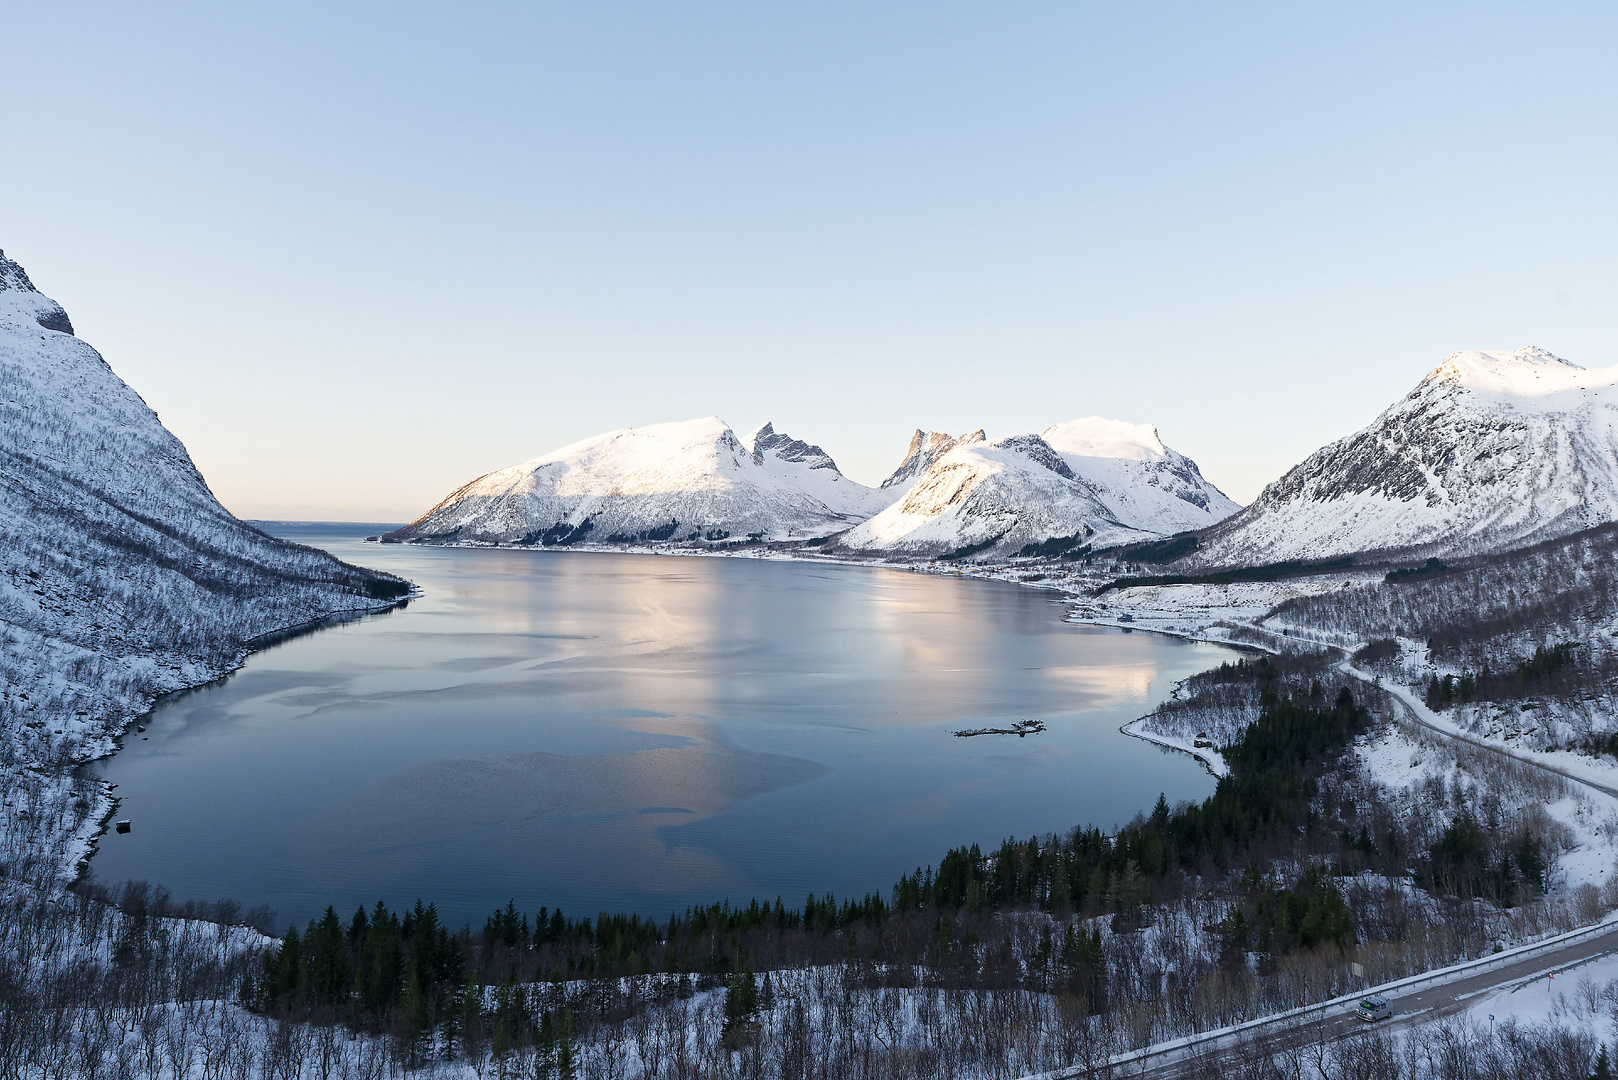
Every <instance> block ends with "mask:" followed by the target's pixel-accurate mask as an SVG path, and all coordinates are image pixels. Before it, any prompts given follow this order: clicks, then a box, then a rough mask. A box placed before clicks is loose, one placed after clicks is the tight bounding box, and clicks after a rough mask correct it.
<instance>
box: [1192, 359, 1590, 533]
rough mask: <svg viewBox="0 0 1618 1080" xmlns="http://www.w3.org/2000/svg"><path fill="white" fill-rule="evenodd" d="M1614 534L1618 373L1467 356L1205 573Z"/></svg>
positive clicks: (1288, 482)
mask: <svg viewBox="0 0 1618 1080" xmlns="http://www.w3.org/2000/svg"><path fill="white" fill-rule="evenodd" d="M1613 520H1618V368H1607V369H1586V368H1581V367H1578V366H1576V365H1574V364H1570V363H1568V362H1567V361H1566V360H1562V359H1559V358H1557V357H1555V356H1553V355H1551V354H1550V353H1548V352H1546V351H1544V350H1543V349H1536V348H1527V349H1522V350H1520V351H1518V352H1515V353H1509V352H1458V353H1454V354H1452V355H1451V356H1449V357H1448V358H1446V359H1445V360H1444V362H1443V363H1442V364H1440V365H1439V366H1438V367H1437V368H1435V369H1433V371H1432V372H1430V373H1429V374H1428V375H1427V377H1426V378H1424V379H1422V381H1421V383H1420V384H1419V385H1418V386H1417V387H1416V388H1415V389H1414V390H1412V391H1411V392H1410V393H1409V394H1408V395H1406V396H1405V397H1404V398H1403V399H1401V400H1400V401H1398V402H1396V403H1394V404H1393V405H1392V406H1390V407H1389V408H1388V409H1387V410H1386V411H1384V412H1383V413H1382V415H1381V416H1379V417H1377V419H1376V421H1375V422H1374V423H1373V424H1371V426H1370V427H1367V428H1366V429H1365V430H1363V431H1360V432H1358V433H1356V434H1354V435H1350V436H1349V437H1348V438H1346V439H1341V440H1339V441H1337V442H1335V443H1332V444H1331V445H1330V446H1327V447H1325V448H1324V449H1322V450H1319V451H1317V452H1316V453H1315V454H1313V455H1311V456H1310V457H1309V458H1308V459H1307V460H1306V461H1304V462H1303V463H1302V464H1300V465H1298V466H1297V467H1296V468H1294V469H1292V470H1291V471H1289V472H1288V473H1287V474H1286V475H1285V476H1283V477H1281V479H1279V480H1277V481H1276V482H1275V483H1273V484H1271V485H1270V486H1269V487H1268V488H1266V489H1265V490H1264V492H1263V494H1262V495H1260V496H1259V498H1258V499H1257V500H1256V501H1255V502H1254V503H1253V504H1252V505H1251V506H1249V507H1248V508H1247V509H1246V510H1244V511H1242V512H1241V513H1240V514H1237V515H1236V516H1235V517H1232V518H1231V519H1230V520H1229V521H1227V522H1225V523H1224V524H1222V525H1220V526H1219V527H1217V528H1215V529H1214V530H1213V531H1212V532H1211V533H1209V534H1208V535H1207V536H1206V537H1205V538H1204V541H1203V545H1202V550H1201V551H1200V552H1199V553H1198V555H1197V557H1196V561H1198V562H1199V563H1203V564H1207V565H1212V564H1230V563H1250V564H1251V563H1266V562H1277V561H1281V560H1286V559H1298V558H1310V559H1313V558H1327V557H1331V556H1336V555H1345V554H1350V553H1357V552H1373V551H1385V552H1390V551H1404V552H1409V553H1420V554H1422V555H1454V554H1463V553H1470V552H1483V551H1491V550H1499V549H1502V548H1509V547H1515V546H1520V545H1522V544H1525V543H1531V542H1535V541H1538V540H1543V539H1548V538H1551V537H1556V536H1563V535H1566V534H1568V533H1572V532H1576V531H1578V530H1580V529H1584V528H1588V527H1590V526H1592V525H1597V524H1600V523H1602V522H1607V521H1613Z"/></svg>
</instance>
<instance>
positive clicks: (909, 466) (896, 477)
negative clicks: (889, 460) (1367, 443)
mask: <svg viewBox="0 0 1618 1080" xmlns="http://www.w3.org/2000/svg"><path fill="white" fill-rule="evenodd" d="M987 438H988V436H987V435H985V434H984V433H983V429H982V428H978V429H977V430H976V431H969V432H967V433H966V434H965V435H962V436H961V437H960V438H959V439H956V438H952V437H951V436H949V435H946V434H944V433H943V432H942V431H923V430H921V429H920V428H917V429H916V433H915V434H914V435H912V436H911V437H910V449H909V450H907V451H905V459H904V460H903V461H901V462H899V467H898V468H897V469H894V470H893V475H892V476H890V477H888V478H887V479H886V480H884V481H882V488H883V490H888V489H889V488H897V489H899V490H900V491H903V490H904V489H905V488H907V487H909V486H910V485H911V484H913V483H915V482H916V477H918V476H920V475H921V474H922V473H924V472H926V471H927V469H928V468H929V467H930V466H931V465H932V463H933V462H935V461H937V460H938V459H939V458H941V457H943V456H944V455H945V454H947V453H949V451H950V448H951V447H954V446H959V445H960V444H962V443H974V442H982V441H983V440H985V439H987Z"/></svg>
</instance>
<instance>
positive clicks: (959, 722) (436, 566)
mask: <svg viewBox="0 0 1618 1080" xmlns="http://www.w3.org/2000/svg"><path fill="white" fill-rule="evenodd" d="M272 531H277V532H279V533H281V534H282V535H287V536H289V537H291V538H294V539H297V540H299V541H301V542H304V543H314V544H318V545H320V546H323V547H327V548H329V549H330V550H332V551H334V552H336V553H337V554H338V555H339V556H341V557H343V558H346V559H349V560H351V561H354V562H359V563H363V564H366V565H370V566H375V567H379V568H382V569H387V570H392V571H394V572H396V573H400V574H403V575H404V576H406V577H408V578H410V579H412V580H413V581H416V582H417V583H418V584H420V585H422V586H423V587H424V589H425V590H426V595H425V597H424V598H422V599H420V600H417V601H414V602H412V603H411V604H410V605H409V607H408V608H406V609H404V610H402V611H396V612H393V613H389V614H387V615H383V616H378V617H374V618H368V619H363V620H360V621H357V622H351V623H346V624H342V625H338V626H335V627H332V628H329V629H325V630H321V631H319V632H316V633H314V634H310V635H307V636H304V637H299V638H294V639H292V640H288V641H285V642H282V643H280V644H278V645H275V646H274V647H272V648H269V649H267V650H265V651H264V652H261V653H259V654H256V655H255V656H254V657H252V659H251V660H250V661H249V662H248V664H247V665H246V666H245V667H244V668H243V669H242V670H241V671H239V672H238V673H236V674H235V675H233V676H232V677H230V678H229V679H227V680H225V681H223V682H221V683H218V684H215V685H213V686H209V687H204V688H202V689H199V690H196V691H192V692H190V693H187V694H183V695H179V696H177V697H175V698H172V699H170V700H168V701H166V702H164V703H163V704H162V705H161V706H160V707H159V708H158V709H157V711H156V712H155V713H154V714H153V715H152V717H151V719H150V720H149V722H148V724H147V727H148V731H147V741H137V742H132V743H131V744H130V745H129V746H128V747H127V748H126V749H125V750H123V751H122V752H120V753H119V754H118V755H117V757H115V758H114V759H112V760H111V761H109V762H106V763H103V765H102V766H101V769H102V771H103V772H104V773H105V775H106V776H107V778H108V779H109V780H111V781H112V782H114V783H117V784H119V785H120V787H119V790H118V794H119V795H120V796H123V797H124V799H125V802H124V805H123V807H122V808H121V809H120V812H119V816H120V817H128V818H130V819H131V820H132V821H133V822H134V829H133V831H132V832H130V833H129V834H126V835H116V834H113V835H109V836H107V837H106V838H105V839H104V840H103V841H102V845H101V852H100V854H98V855H97V856H96V858H95V860H94V863H93V871H94V873H95V874H96V875H97V876H98V877H99V878H100V879H102V880H104V881H119V880H123V879H125V878H144V879H147V880H150V881H153V882H161V883H163V884H165V885H167V886H168V887H169V888H170V889H171V890H172V891H173V893H174V895H175V896H176V897H179V898H182V899H183V898H213V897H218V896H232V897H235V898H237V899H239V900H241V901H243V902H244V903H247V904H260V903H268V904H270V905H272V906H273V907H275V908H276V909H277V910H278V911H279V912H280V913H281V916H282V917H283V918H288V919H296V920H300V921H301V920H304V919H307V918H309V917H310V915H312V914H314V913H316V912H318V911H319V910H322V909H324V908H325V906H326V905H327V904H328V903H334V904H336V905H337V906H338V908H339V910H340V911H344V912H346V911H349V910H352V909H353V908H354V907H355V906H357V905H358V904H360V903H365V902H371V901H374V900H376V899H377V898H379V897H380V898H383V899H386V900H388V901H389V902H390V903H398V902H410V901H413V900H414V899H415V898H416V897H418V896H420V897H425V898H427V899H433V900H436V901H437V902H438V904H439V905H440V907H441V908H442V909H444V910H445V911H446V913H447V914H448V915H449V916H450V917H451V918H452V919H453V920H455V921H457V922H459V921H462V920H468V919H479V918H481V917H482V916H483V915H484V914H486V913H487V912H488V910H490V909H492V908H493V907H495V906H497V905H500V904H504V903H505V901H506V900H507V899H508V898H515V899H516V900H517V902H518V904H519V905H521V906H522V907H524V908H527V909H532V908H537V907H538V906H539V905H541V904H547V905H550V906H553V907H555V906H558V905H560V906H561V907H563V908H564V909H566V910H569V911H571V912H574V913H581V914H582V913H585V912H594V911H596V910H600V909H604V908H607V909H614V910H620V909H621V910H635V911H640V912H643V913H647V914H656V915H666V914H667V913H668V911H669V910H670V909H671V908H673V907H676V906H681V907H683V906H684V905H685V904H687V903H692V902H707V901H712V900H717V899H722V898H726V897H728V898H730V899H732V900H741V901H743V902H745V901H746V900H747V899H748V898H750V897H753V896H758V897H761V898H768V899H773V898H774V897H776V896H777V895H780V896H784V897H786V898H787V899H788V900H789V901H790V902H792V903H798V902H801V899H802V897H803V896H804V895H805V894H806V893H807V892H809V891H810V890H811V889H813V890H815V891H817V892H821V891H825V890H827V889H831V890H834V891H836V892H838V893H839V894H850V893H863V892H865V891H869V890H884V891H885V890H886V889H887V887H888V886H890V885H891V884H892V883H893V881H894V880H895V879H896V878H897V877H898V875H899V874H900V873H902V872H905V871H908V870H910V869H913V868H914V867H915V866H917V865H919V864H923V863H929V862H936V860H937V859H938V858H939V857H940V856H941V855H942V854H943V853H944V851H945V850H947V849H948V848H949V847H951V846H954V845H956V844H960V843H968V842H977V843H980V844H985V845H990V844H995V843H998V841H999V840H1000V839H1002V838H1003V837H1004V836H1006V835H1010V834H1015V835H1018V836H1027V835H1030V834H1034V833H1044V832H1048V831H1051V830H1057V829H1066V828H1068V827H1070V826H1072V825H1075V824H1079V823H1083V822H1095V823H1097V824H1100V825H1103V826H1112V825H1114V824H1117V823H1120V822H1122V821H1125V820H1127V819H1129V818H1130V817H1133V816H1134V814H1135V813H1136V812H1138V811H1139V810H1141V809H1142V808H1144V807H1147V806H1149V805H1150V804H1151V803H1152V801H1153V800H1155V799H1156V797H1157V794H1158V792H1159V791H1164V792H1167V794H1168V796H1169V798H1170V800H1171V801H1174V800H1177V799H1181V798H1199V797H1201V796H1203V795H1205V794H1206V793H1207V792H1208V791H1210V790H1211V788H1212V781H1211V780H1210V779H1209V778H1208V777H1207V776H1206V774H1205V773H1203V772H1202V770H1201V769H1200V767H1198V766H1197V765H1196V764H1195V763H1194V762H1192V761H1190V760H1189V759H1187V758H1184V757H1181V756H1172V755H1165V754H1163V753H1162V752H1160V751H1158V750H1156V749H1155V748H1153V747H1150V746H1147V745H1146V744H1144V743H1140V742H1138V741H1136V740H1133V739H1129V738H1126V737H1125V736H1122V735H1120V734H1119V733H1118V731H1117V728H1118V726H1119V724H1121V723H1123V722H1125V721H1127V720H1129V719H1132V718H1134V717H1135V716H1138V715H1140V714H1141V713H1142V712H1144V711H1146V710H1147V709H1148V708H1149V707H1150V705H1151V703H1152V702H1154V701H1155V700H1157V699H1158V698H1160V697H1161V696H1162V695H1164V694H1165V693H1167V691H1168V689H1169V687H1170V686H1171V685H1172V684H1173V682H1174V681H1175V680H1177V679H1179V678H1183V677H1184V676H1185V675H1186V674H1188V673H1190V672H1192V671H1196V670H1200V669H1202V668H1205V667H1208V666H1210V665H1212V664H1215V663H1217V662H1218V661H1219V659H1220V658H1221V650H1219V649H1217V648H1216V647H1213V646H1206V645H1192V644H1187V643H1184V642H1178V641H1174V640H1171V639H1166V638H1161V637H1157V636H1154V635H1150V634H1134V635H1123V634H1119V633H1117V632H1115V631H1109V630H1100V629H1092V628H1083V627H1074V626H1068V625H1065V624H1063V623H1062V622H1061V621H1060V616H1061V608H1060V607H1059V606H1058V605H1056V604H1054V603H1052V602H1051V598H1050V597H1049V596H1048V595H1046V594H1042V593H1039V592H1035V591H1032V590H1026V589H1019V588H1016V587H1014V586H1005V585H998V584H991V583H984V582H974V581H963V580H957V579H945V578H938V577H930V576H925V575H920V574H909V573H903V572H897V571H886V570H871V569H866V568H857V567H843V566H822V565H814V564H795V563H772V562H762V561H756V560H747V559H698V558H689V559H686V558H668V557H656V556H642V555H616V554H591V553H584V552H555V551H539V552H528V551H521V552H514V551H446V550H436V549H421V548H410V547H404V546H396V545H386V546H382V545H376V544H362V543H360V541H359V538H360V537H361V536H363V535H365V534H366V533H367V532H375V531H376V530H375V529H374V528H372V529H353V528H344V527H342V526H320V527H315V526H286V527H282V528H280V529H275V530H272ZM1025 717H1038V718H1040V719H1043V720H1044V721H1045V722H1046V724H1047V726H1048V730H1047V731H1046V732H1045V733H1044V734H1041V735H1038V736H1033V737H1030V738H1026V739H1016V738H995V737H984V738H975V739H957V738H953V737H951V736H950V735H949V731H950V730H951V729H953V728H959V727H988V726H997V725H1003V724H1004V723H1006V722H1009V721H1011V720H1016V719H1021V718H1025Z"/></svg>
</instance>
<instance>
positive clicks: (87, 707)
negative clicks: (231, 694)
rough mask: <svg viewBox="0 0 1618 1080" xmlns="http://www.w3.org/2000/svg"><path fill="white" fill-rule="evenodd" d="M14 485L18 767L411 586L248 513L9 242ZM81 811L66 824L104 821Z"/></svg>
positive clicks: (4, 383)
mask: <svg viewBox="0 0 1618 1080" xmlns="http://www.w3.org/2000/svg"><path fill="white" fill-rule="evenodd" d="M0 481H3V482H0V636H3V639H4V648H3V649H0V777H15V776H18V775H21V772H22V770H23V769H24V768H26V767H39V766H46V767H47V772H51V771H52V770H58V769H60V768H65V765H64V763H69V764H70V763H71V762H74V761H78V760H83V759H84V758H85V757H88V756H93V755H94V754H97V753H105V752H106V751H107V750H108V749H109V748H110V746H111V739H112V737H113V736H114V735H115V734H116V732H117V730H118V729H119V727H120V726H121V725H122V723H123V722H124V721H126V720H128V719H130V718H131V717H132V716H134V715H135V714H136V713H138V712H140V711H144V710H145V709H146V708H147V707H148V706H149V705H150V702H151V699H152V698H153V696H155V695H156V694H159V693H163V692H166V691H169V690H176V689H179V688H181V687H184V686H190V685H194V684H196V683H199V682H204V681H206V680H208V679H211V678H215V677H217V676H218V675H220V674H223V673H224V672H225V671H227V670H229V669H230V668H231V667H232V666H234V664H235V663H236V661H237V660H238V659H239V658H240V656H241V654H242V652H243V650H244V648H245V644H246V642H247V641H248V640H249V639H250V638H252V637H254V636H256V635H260V634H264V633H267V632H269V631H273V630H278V629H282V628H286V627H290V626H296V625H299V624H301V623H305V622H308V621H310V620H313V619H317V618H319V617H320V616H322V615H326V614H329V613H332V612H336V611H344V610H354V609H364V608H374V607H377V606H380V605H381V604H382V603H383V602H384V601H386V600H387V599H389V598H391V597H394V596H396V595H398V594H400V593H402V592H403V591H404V590H405V588H406V586H405V584H404V583H403V582H401V581H399V580H397V579H396V578H392V577H390V576H389V575H385V574H376V573H372V572H370V571H364V570H360V569H357V568H355V567H352V566H348V565H346V564H344V563H341V562H338V561H337V560H336V559H333V558H332V557H331V556H329V555H327V554H325V553H324V552H319V551H315V550H313V549H310V548H305V547H301V546H298V545H295V544H287V543H284V542H282V541H280V540H275V539H273V538H271V537H269V536H266V535H264V534H263V533H261V532H259V531H258V530H257V529H254V528H253V527H251V526H249V525H247V524H245V523H243V522H241V521H238V520H237V519H236V518H234V517H232V516H231V515H230V514H229V513H228V512H227V511H226V510H225V509H224V507H222V506H220V505H219V503H218V501H217V500H215V499H214V496H213V493H212V492H211V491H209V490H208V485H207V484H206V483H205V482H204V481H203V479H202V477H201V475H200V474H198V472H197V470H196V468H195V466H193V465H192V463H191V458H190V456H189V455H188V454H187V453H186V450H185V447H184V446H182V445H181V444H180V441H179V440H178V439H176V438H175V437H174V436H173V435H172V434H170V433H169V432H168V430H167V429H165V428H164V427H163V425H162V424H161V423H160V422H159V421H158V419H157V414H156V413H154V412H152V410H151V409H149V408H147V406H146V403H145V402H144V401H142V400H141V399H140V397H139V395H137V394H136V393H135V392H134V391H133V390H131V389H130V388H129V387H128V386H127V385H126V384H125V383H124V382H123V380H121V379H119V378H118V376H117V375H115V374H113V372H112V369H111V368H109V367H108V366H107V364H106V362H105V361H104V360H102V358H101V356H100V354H98V353H97V352H96V351H95V350H94V349H92V348H91V347H90V346H89V345H87V344H85V343H84V342H83V341H80V340H79V339H78V338H77V337H75V336H74V335H73V326H72V323H71V322H70V321H69V320H68V317H67V313H66V312H65V311H63V310H62V307H61V305H59V304H57V303H56V302H55V301H54V300H51V299H50V298H48V297H46V296H44V295H42V294H41V293H40V292H38V291H37V290H36V289H35V288H34V286H33V283H32V282H31V281H29V279H28V275H27V274H26V273H24V272H23V269H22V267H20V266H18V265H17V264H16V263H15V262H12V261H11V260H9V259H7V258H6V257H5V255H4V254H3V253H0ZM42 775H43V774H42ZM52 775H54V773H52ZM62 782H63V783H67V782H68V781H67V780H65V779H64V780H63V781H62ZM6 801H7V804H8V805H12V792H11V791H10V789H9V788H7V789H6ZM90 805H91V804H90V802H88V801H86V802H85V803H84V804H83V806H82V807H80V809H81V810H82V811H83V813H84V814H86V815H87V814H88V813H89V812H90V811H89V807H90ZM98 812H99V811H98ZM70 817H72V815H68V817H63V816H60V815H59V816H57V817H56V818H55V819H54V820H55V821H56V822H57V823H58V825H60V827H61V828H62V829H63V830H64V831H65V832H66V833H72V832H73V830H76V829H80V828H83V827H86V826H85V822H84V821H83V820H76V821H75V820H68V818H70ZM15 820H16V819H14V818H13V817H12V815H11V813H10V812H9V811H8V813H7V814H6V815H3V816H0V835H3V834H4V833H5V831H6V828H7V827H8V826H7V822H12V823H15Z"/></svg>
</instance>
